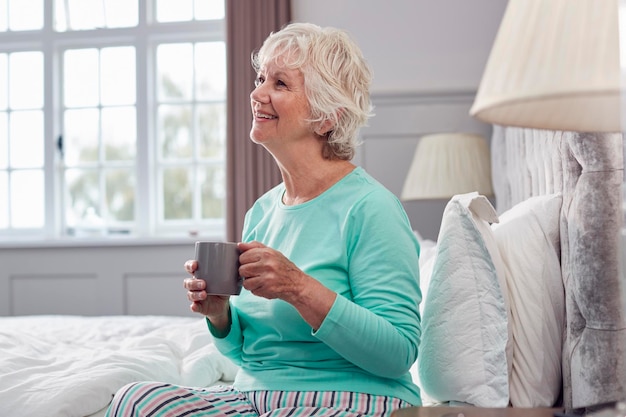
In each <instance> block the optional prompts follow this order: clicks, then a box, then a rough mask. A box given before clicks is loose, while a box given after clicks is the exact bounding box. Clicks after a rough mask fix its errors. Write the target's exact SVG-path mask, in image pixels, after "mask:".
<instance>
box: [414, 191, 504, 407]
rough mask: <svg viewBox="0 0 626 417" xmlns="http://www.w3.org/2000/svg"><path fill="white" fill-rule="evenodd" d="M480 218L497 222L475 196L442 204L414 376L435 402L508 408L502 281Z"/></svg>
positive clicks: (491, 208)
mask: <svg viewBox="0 0 626 417" xmlns="http://www.w3.org/2000/svg"><path fill="white" fill-rule="evenodd" d="M472 205H473V206H474V210H470V206H472ZM481 217H482V218H481ZM484 218H488V219H489V221H496V220H497V216H496V214H495V210H494V209H493V207H492V206H491V204H489V201H488V200H487V199H486V198H485V197H483V196H479V195H478V194H477V193H470V194H469V195H459V196H455V197H453V198H452V199H451V200H450V201H449V202H448V204H447V205H446V208H445V211H444V214H443V218H442V223H441V229H440V231H439V237H438V239H437V254H436V258H435V260H434V266H433V270H432V276H431V277H430V283H429V286H428V289H427V291H425V290H424V289H423V288H422V292H423V293H424V294H425V297H424V301H423V302H424V306H423V317H422V342H421V345H420V353H419V356H418V362H419V365H418V373H419V379H420V382H421V388H422V389H423V391H424V392H425V393H426V394H427V395H428V396H429V397H430V398H433V399H434V400H435V401H438V402H452V403H467V404H472V405H476V406H481V407H506V406H507V405H508V404H509V375H508V368H509V365H508V362H507V343H508V339H509V338H508V313H507V310H508V306H507V304H506V300H505V297H504V292H503V290H502V288H501V282H504V281H503V280H504V278H503V277H501V279H502V280H501V279H499V278H498V274H497V270H496V266H495V264H494V261H493V259H492V256H491V254H490V252H489V249H488V247H487V244H486V242H485V238H484V237H483V235H482V234H481V231H480V230H479V227H478V226H477V224H480V223H481V222H487V220H485V219H484ZM484 225H486V223H485V224H484ZM483 229H484V228H483ZM486 235H487V236H489V235H490V233H489V230H488V229H486ZM494 246H495V245H494ZM492 249H494V250H495V248H492ZM496 252H497V250H496Z"/></svg>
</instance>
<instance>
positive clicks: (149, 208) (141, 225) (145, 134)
mask: <svg viewBox="0 0 626 417" xmlns="http://www.w3.org/2000/svg"><path fill="white" fill-rule="evenodd" d="M140 3H143V2H140ZM142 10H143V13H145V8H140V15H139V18H140V22H145V17H144V16H142V14H141V13H142ZM145 28H146V26H145V25H143V24H140V30H141V32H140V34H139V36H138V38H137V45H136V46H137V47H136V49H135V50H136V54H137V55H136V62H137V64H136V80H137V82H136V86H137V87H136V88H137V95H136V97H137V102H136V111H137V156H136V158H137V159H136V164H137V165H136V167H137V168H136V175H137V183H136V188H135V190H136V198H135V203H136V204H135V222H136V223H135V224H136V225H137V234H138V235H140V236H148V235H152V234H153V233H154V219H155V217H156V215H157V212H156V210H155V207H156V204H154V202H155V198H154V190H155V187H154V184H153V181H154V180H152V181H151V180H150V179H151V178H153V179H154V177H155V175H153V174H154V172H153V170H154V166H153V164H152V163H151V162H150V161H151V159H152V157H153V155H154V153H153V152H154V150H153V146H151V141H150V140H149V139H150V138H151V137H153V135H152V130H153V129H152V123H153V121H152V118H151V117H150V114H151V112H152V100H150V98H149V94H150V93H149V92H150V91H151V88H150V86H151V85H153V76H152V73H153V67H154V66H153V65H152V59H151V57H150V54H149V51H148V39H147V36H146V32H145ZM142 74H145V75H146V76H141V75H142Z"/></svg>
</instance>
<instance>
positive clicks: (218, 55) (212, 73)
mask: <svg viewBox="0 0 626 417" xmlns="http://www.w3.org/2000/svg"><path fill="white" fill-rule="evenodd" d="M195 59H196V60H195V72H196V86H195V87H196V97H197V98H198V99H200V100H206V99H208V100H223V99H224V98H225V97H226V47H225V44H224V42H204V43H199V44H197V45H196V56H195Z"/></svg>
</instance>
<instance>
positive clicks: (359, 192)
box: [343, 166, 399, 204]
mask: <svg viewBox="0 0 626 417" xmlns="http://www.w3.org/2000/svg"><path fill="white" fill-rule="evenodd" d="M343 191H344V192H347V191H349V192H351V193H352V195H354V196H359V197H360V198H361V199H365V200H369V201H381V202H390V203H393V204H395V203H396V202H398V203H399V200H398V197H397V196H396V195H395V194H394V193H392V192H391V191H390V190H389V189H388V188H387V187H385V186H384V185H383V184H382V183H381V182H380V181H378V180H377V179H376V178H374V177H373V176H372V175H371V174H369V173H368V172H367V171H366V170H365V169H364V168H362V167H360V166H357V167H356V168H355V169H354V171H352V172H351V174H350V180H349V181H346V189H344V190H343Z"/></svg>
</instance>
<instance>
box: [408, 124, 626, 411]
mask: <svg viewBox="0 0 626 417" xmlns="http://www.w3.org/2000/svg"><path fill="white" fill-rule="evenodd" d="M491 148H492V173H493V183H494V184H493V185H494V192H495V204H492V201H489V200H488V199H487V198H486V197H484V196H480V195H476V193H468V194H466V195H459V196H455V197H453V198H452V199H451V200H450V202H448V204H447V206H446V209H445V211H444V214H443V218H442V224H441V229H440V232H439V235H438V238H437V243H436V249H435V251H434V252H435V253H434V255H433V256H432V257H431V259H430V260H425V259H423V260H422V261H421V262H422V263H423V265H422V266H421V272H422V274H421V275H422V289H423V291H424V292H425V297H424V302H423V304H422V314H423V316H422V319H423V322H422V330H423V334H422V346H421V351H420V354H419V359H418V363H417V367H418V369H417V374H418V378H419V379H420V384H421V386H422V388H423V391H424V394H425V395H424V396H425V397H426V399H427V401H431V402H433V403H443V404H451V403H460V404H472V405H479V406H485V407H506V406H511V405H512V406H514V407H535V406H552V405H562V406H564V407H566V408H568V409H574V410H575V411H577V412H580V413H582V412H585V411H586V410H587V411H589V410H593V409H594V408H595V406H596V405H599V404H602V403H605V402H611V401H616V400H623V399H625V398H626V324H625V323H626V322H625V318H624V306H623V304H622V303H623V298H622V295H621V294H622V293H621V288H620V286H621V285H623V282H624V276H623V274H622V272H621V271H620V269H619V262H620V253H621V250H622V249H621V247H622V244H621V236H622V232H621V231H620V229H621V219H622V216H623V211H622V182H623V174H624V172H623V152H622V135H621V134H608V133H602V134H600V133H576V132H557V131H546V130H538V129H527V128H516V127H504V126H494V129H493V135H492V138H491ZM494 206H495V207H494Z"/></svg>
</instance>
